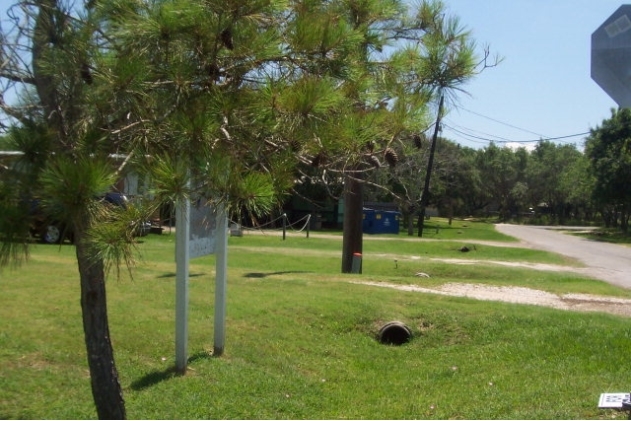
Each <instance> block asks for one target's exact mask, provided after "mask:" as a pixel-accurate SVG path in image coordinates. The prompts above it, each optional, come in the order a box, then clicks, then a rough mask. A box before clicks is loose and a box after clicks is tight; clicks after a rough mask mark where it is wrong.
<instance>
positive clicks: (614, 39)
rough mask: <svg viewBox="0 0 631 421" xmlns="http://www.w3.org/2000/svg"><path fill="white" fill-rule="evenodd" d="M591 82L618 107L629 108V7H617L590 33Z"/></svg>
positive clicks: (630, 42) (630, 103)
mask: <svg viewBox="0 0 631 421" xmlns="http://www.w3.org/2000/svg"><path fill="white" fill-rule="evenodd" d="M591 54H592V59H591V76H592V79H593V80H594V81H595V82H596V83H597V84H598V85H599V86H600V87H601V88H602V89H603V90H604V91H605V92H606V93H607V94H608V95H609V96H610V97H611V98H612V99H613V100H614V101H615V102H616V103H617V104H618V106H619V107H621V108H627V107H631V5H628V4H627V5H623V6H620V7H619V8H618V10H616V11H615V12H614V13H613V14H612V15H611V16H610V17H609V18H608V19H607V20H606V21H605V22H604V23H603V24H602V25H600V26H599V27H598V29H596V31H594V33H592V48H591Z"/></svg>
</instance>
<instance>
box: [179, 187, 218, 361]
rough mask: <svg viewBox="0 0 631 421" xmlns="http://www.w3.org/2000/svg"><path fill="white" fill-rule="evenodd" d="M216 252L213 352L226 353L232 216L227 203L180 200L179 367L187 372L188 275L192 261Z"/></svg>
mask: <svg viewBox="0 0 631 421" xmlns="http://www.w3.org/2000/svg"><path fill="white" fill-rule="evenodd" d="M209 254H216V259H215V324H214V351H213V355H215V356H220V355H221V354H223V351H224V347H225V337H226V333H225V321H226V284H227V273H228V216H227V213H226V210H225V207H224V206H223V205H220V206H218V207H217V208H216V209H213V208H211V207H210V206H208V205H207V204H206V203H205V201H204V200H203V199H200V200H198V201H197V202H196V203H195V204H194V205H191V202H190V200H183V201H181V202H178V204H177V208H176V229H175V261H176V266H177V269H176V290H175V368H176V370H177V371H178V372H179V373H184V372H185V371H186V364H187V359H188V354H187V342H188V278H189V265H188V264H189V260H190V259H192V258H195V257H200V256H206V255H209Z"/></svg>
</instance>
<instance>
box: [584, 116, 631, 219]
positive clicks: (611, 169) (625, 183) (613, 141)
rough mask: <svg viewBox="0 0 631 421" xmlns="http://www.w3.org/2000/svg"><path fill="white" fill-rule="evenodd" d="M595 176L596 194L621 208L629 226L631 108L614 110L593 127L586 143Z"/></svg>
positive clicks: (602, 201) (604, 202)
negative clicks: (600, 124) (609, 116)
mask: <svg viewBox="0 0 631 421" xmlns="http://www.w3.org/2000/svg"><path fill="white" fill-rule="evenodd" d="M585 154H586V155H587V157H588V158H589V160H590V163H591V168H592V171H593V174H594V177H595V180H596V181H595V188H594V193H593V194H594V197H595V198H596V200H598V201H599V202H600V204H601V205H602V206H603V207H608V208H610V209H613V211H611V210H610V211H609V213H610V214H613V215H614V218H615V219H616V220H617V216H615V214H616V212H621V217H620V220H621V226H622V228H623V230H624V231H627V229H628V217H629V213H630V212H631V183H630V182H629V180H631V111H630V110H628V109H620V110H612V113H611V118H610V119H608V120H605V121H603V124H602V126H600V127H597V128H595V129H593V130H592V131H591V133H590V135H589V137H588V139H587V141H586V143H585Z"/></svg>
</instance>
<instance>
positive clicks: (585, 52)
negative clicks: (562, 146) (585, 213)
mask: <svg viewBox="0 0 631 421" xmlns="http://www.w3.org/2000/svg"><path fill="white" fill-rule="evenodd" d="M443 1H444V3H445V5H446V7H447V8H448V11H449V13H450V14H452V15H455V16H458V18H459V19H460V23H461V25H463V26H465V27H466V28H467V29H469V30H470V31H471V32H472V36H473V39H475V40H476V42H477V44H478V46H479V48H480V51H481V49H482V48H483V47H484V46H487V45H488V46H489V47H490V51H491V54H499V55H500V56H502V57H503V58H504V61H503V62H502V63H500V65H499V66H497V67H494V68H488V69H486V70H485V71H483V72H482V73H481V74H480V75H478V76H476V77H475V78H474V79H472V80H471V81H470V82H469V83H467V84H466V85H465V86H464V89H465V90H466V91H467V92H468V94H464V93H462V94H460V95H459V96H458V97H457V102H456V103H455V104H451V106H450V107H449V112H448V114H447V115H446V117H445V119H444V125H443V132H442V136H443V137H446V138H448V139H451V140H454V141H456V142H458V143H460V144H462V145H464V146H469V147H474V148H481V147H484V146H486V145H488V144H489V139H494V140H495V141H496V142H499V143H498V144H508V143H509V142H522V143H521V145H531V146H532V145H534V144H536V142H529V141H533V140H537V139H539V138H542V137H543V138H558V137H565V136H572V135H576V134H579V133H585V132H588V131H589V129H590V128H594V127H596V126H598V125H600V124H601V123H602V121H603V120H604V119H606V118H609V117H610V115H611V111H610V110H611V108H614V107H617V105H616V103H615V102H614V101H613V100H612V99H611V98H610V97H609V96H608V95H607V94H606V93H605V92H604V91H603V90H602V89H601V88H600V87H599V86H598V85H597V84H596V83H595V82H594V81H593V80H592V79H591V76H590V49H591V34H592V32H594V31H595V30H596V29H597V28H598V27H599V26H600V25H601V24H602V23H603V22H604V21H605V20H606V19H607V18H608V17H609V16H610V15H611V14H613V13H614V12H615V11H616V9H618V7H620V6H621V5H622V4H623V2H621V1H620V0H443ZM11 3H12V1H11V0H0V12H1V13H2V15H4V12H5V11H6V9H7V6H8V4H11ZM630 3H631V2H630ZM3 17H4V16H3ZM583 140H584V136H574V137H568V138H565V139H559V140H556V142H564V143H574V144H576V145H577V146H579V147H581V146H582V144H583Z"/></svg>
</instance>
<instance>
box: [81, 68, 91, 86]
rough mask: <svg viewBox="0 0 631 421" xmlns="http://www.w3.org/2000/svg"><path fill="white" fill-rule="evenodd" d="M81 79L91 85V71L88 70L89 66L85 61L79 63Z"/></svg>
mask: <svg viewBox="0 0 631 421" xmlns="http://www.w3.org/2000/svg"><path fill="white" fill-rule="evenodd" d="M81 79H83V81H84V82H85V83H87V84H88V85H92V73H91V72H90V66H88V65H87V64H86V63H82V64H81Z"/></svg>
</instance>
